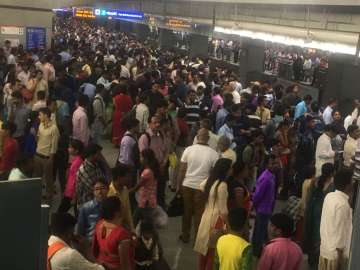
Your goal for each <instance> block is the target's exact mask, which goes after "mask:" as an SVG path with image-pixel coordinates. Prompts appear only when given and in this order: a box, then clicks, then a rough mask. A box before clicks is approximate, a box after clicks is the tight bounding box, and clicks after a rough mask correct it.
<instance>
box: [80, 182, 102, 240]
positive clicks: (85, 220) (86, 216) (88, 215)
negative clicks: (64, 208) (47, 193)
mask: <svg viewBox="0 0 360 270" xmlns="http://www.w3.org/2000/svg"><path fill="white" fill-rule="evenodd" d="M108 191H109V188H108V185H107V184H106V182H105V180H102V179H99V180H97V181H96V182H95V184H94V199H93V200H91V201H88V202H86V203H85V204H84V205H83V206H82V207H81V209H80V212H79V216H78V221H77V234H78V235H80V236H83V237H86V238H87V239H88V240H89V241H92V237H93V234H94V230H95V226H96V223H97V222H98V220H99V218H100V209H101V202H102V201H103V200H104V199H105V198H106V197H107V193H108Z"/></svg>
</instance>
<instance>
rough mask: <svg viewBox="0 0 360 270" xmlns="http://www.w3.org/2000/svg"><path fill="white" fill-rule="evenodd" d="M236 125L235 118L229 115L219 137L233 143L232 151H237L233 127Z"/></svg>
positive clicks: (219, 132)
mask: <svg viewBox="0 0 360 270" xmlns="http://www.w3.org/2000/svg"><path fill="white" fill-rule="evenodd" d="M234 124H235V117H234V116H233V115H232V114H228V115H227V116H226V118H225V124H224V125H223V126H222V127H221V128H220V129H219V131H218V135H219V136H220V137H221V136H225V137H227V138H228V139H229V140H230V142H231V146H230V147H231V149H235V147H236V143H235V142H234V131H233V126H234Z"/></svg>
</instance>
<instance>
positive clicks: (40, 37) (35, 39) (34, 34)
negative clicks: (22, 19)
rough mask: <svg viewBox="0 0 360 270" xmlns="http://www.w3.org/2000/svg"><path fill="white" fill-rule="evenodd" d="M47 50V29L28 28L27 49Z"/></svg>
mask: <svg viewBox="0 0 360 270" xmlns="http://www.w3.org/2000/svg"><path fill="white" fill-rule="evenodd" d="M34 48H38V49H43V48H46V28H44V27H26V49H27V50H31V49H34Z"/></svg>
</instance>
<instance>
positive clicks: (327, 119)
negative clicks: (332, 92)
mask: <svg viewBox="0 0 360 270" xmlns="http://www.w3.org/2000/svg"><path fill="white" fill-rule="evenodd" d="M336 105H337V101H336V99H330V101H329V103H328V106H327V107H326V108H325V110H324V112H323V120H324V123H325V125H329V124H331V123H332V122H333V121H334V119H333V117H332V112H333V110H334V108H335V107H336Z"/></svg>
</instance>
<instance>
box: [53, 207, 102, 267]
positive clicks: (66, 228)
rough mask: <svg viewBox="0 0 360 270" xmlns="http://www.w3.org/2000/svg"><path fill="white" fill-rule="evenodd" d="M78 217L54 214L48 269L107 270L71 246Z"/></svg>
mask: <svg viewBox="0 0 360 270" xmlns="http://www.w3.org/2000/svg"><path fill="white" fill-rule="evenodd" d="M75 224H76V219H75V218H74V217H73V216H71V215H70V214H68V213H57V214H54V215H53V216H52V221H51V231H52V235H51V236H50V238H49V241H48V245H49V247H48V258H47V265H48V269H51V270H63V269H71V270H105V268H104V267H103V266H101V265H99V264H96V263H91V262H90V261H88V260H87V259H85V258H84V257H83V256H82V255H81V254H80V253H79V252H78V251H77V250H76V249H74V248H72V247H71V243H72V242H73V239H74V236H73V233H74V227H75Z"/></svg>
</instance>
